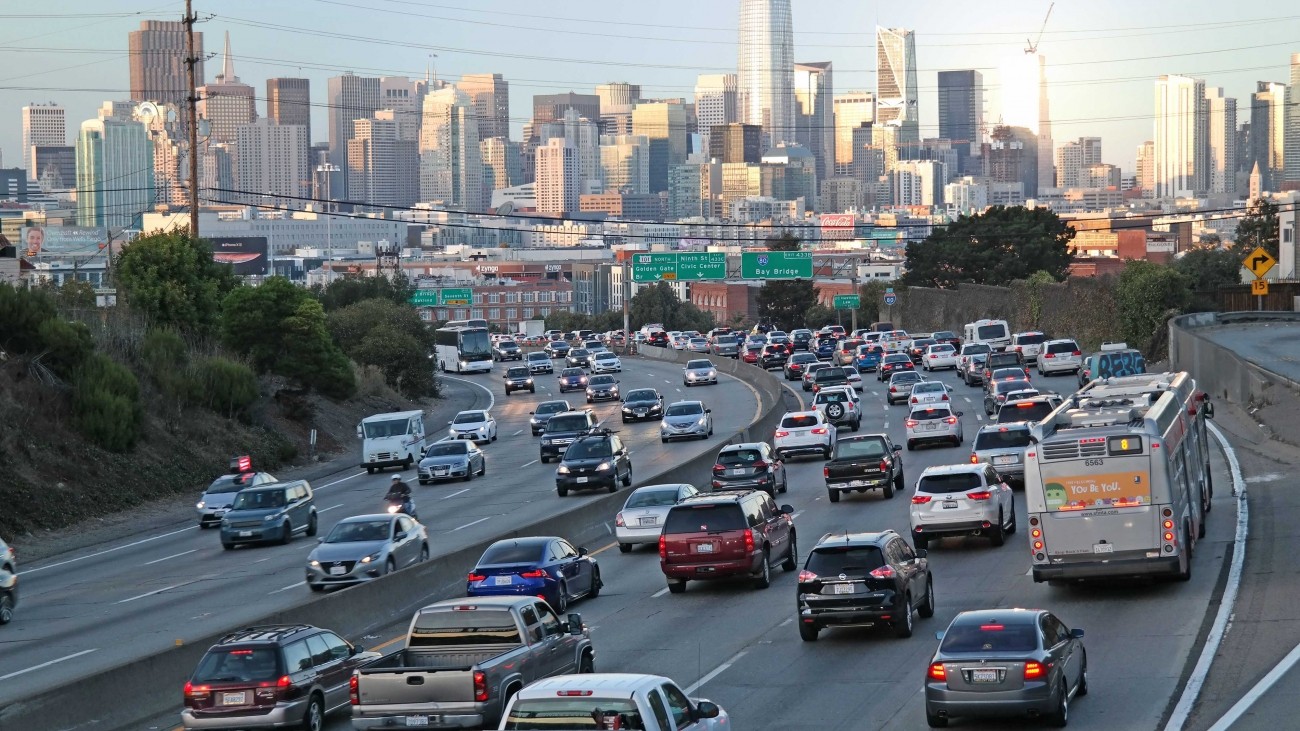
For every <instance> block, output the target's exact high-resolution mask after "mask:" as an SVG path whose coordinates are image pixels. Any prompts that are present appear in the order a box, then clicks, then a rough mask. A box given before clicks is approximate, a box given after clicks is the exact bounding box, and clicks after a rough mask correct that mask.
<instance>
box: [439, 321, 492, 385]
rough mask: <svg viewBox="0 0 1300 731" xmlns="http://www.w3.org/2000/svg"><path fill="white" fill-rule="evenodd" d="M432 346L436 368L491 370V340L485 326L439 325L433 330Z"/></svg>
mask: <svg viewBox="0 0 1300 731" xmlns="http://www.w3.org/2000/svg"><path fill="white" fill-rule="evenodd" d="M433 347H434V358H435V359H436V360H437V363H438V370H441V371H452V372H456V373H473V372H476V371H491V370H492V341H491V338H489V337H488V331H487V328H486V327H463V326H462V327H450V326H449V327H440V328H438V329H437V330H434V331H433Z"/></svg>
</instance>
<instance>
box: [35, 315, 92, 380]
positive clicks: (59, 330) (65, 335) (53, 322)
mask: <svg viewBox="0 0 1300 731" xmlns="http://www.w3.org/2000/svg"><path fill="white" fill-rule="evenodd" d="M40 334H41V340H42V341H43V343H44V345H45V350H44V353H43V355H44V362H45V364H46V365H48V366H49V367H50V370H52V371H54V372H55V373H57V374H59V375H60V376H63V377H65V378H66V377H67V376H69V375H71V374H72V372H73V371H74V370H75V369H76V368H77V367H78V366H80V365H81V364H82V363H83V362H84V361H85V360H86V358H88V357H89V356H90V354H91V353H92V352H94V350H95V341H94V340H92V339H91V337H90V328H88V327H86V324H85V323H84V322H69V321H67V320H60V319H58V318H56V317H52V318H50V319H48V320H46V321H45V322H42V323H41V326H40Z"/></svg>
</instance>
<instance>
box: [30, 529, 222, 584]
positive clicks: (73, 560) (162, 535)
mask: <svg viewBox="0 0 1300 731" xmlns="http://www.w3.org/2000/svg"><path fill="white" fill-rule="evenodd" d="M191 530H198V526H196V525H192V526H190V527H188V528H181V529H180V530H174V531H172V532H170V533H160V534H158V535H156V536H153V537H152V538H142V539H140V540H138V541H132V542H131V543H124V544H122V545H120V546H116V547H114V548H106V549H104V550H102V551H96V552H94V553H88V554H86V555H85V556H78V557H76V558H70V559H68V560H67V561H60V562H58V563H52V564H50V565H48V566H37V567H36V568H34V569H27V570H26V571H24V572H23V573H25V574H34V573H36V572H37V571H44V570H45V569H52V568H55V567H57V566H67V565H68V564H70V563H76V562H78V561H85V560H86V559H88V558H94V557H95V556H103V555H104V554H106V553H113V552H114V551H120V550H122V549H123V548H130V547H132V546H138V545H140V544H142V543H148V542H150V541H156V540H158V539H159V538H166V537H167V536H174V535H176V534H178V533H184V532H185V531H191Z"/></svg>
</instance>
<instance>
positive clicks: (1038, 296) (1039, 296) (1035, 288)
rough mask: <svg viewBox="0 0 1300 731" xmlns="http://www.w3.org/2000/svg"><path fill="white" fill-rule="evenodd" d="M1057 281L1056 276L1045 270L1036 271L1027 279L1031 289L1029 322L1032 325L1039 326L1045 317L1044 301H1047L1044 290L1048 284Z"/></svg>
mask: <svg viewBox="0 0 1300 731" xmlns="http://www.w3.org/2000/svg"><path fill="white" fill-rule="evenodd" d="M1055 283H1056V277H1053V276H1052V275H1051V273H1049V272H1044V271H1037V272H1034V273H1033V274H1030V275H1029V277H1028V278H1027V279H1026V280H1025V286H1026V287H1027V288H1028V290H1029V324H1030V325H1031V326H1033V327H1039V323H1040V321H1041V320H1042V317H1043V303H1044V302H1045V301H1046V295H1045V292H1044V290H1046V289H1047V285H1049V284H1055Z"/></svg>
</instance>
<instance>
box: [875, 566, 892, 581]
mask: <svg viewBox="0 0 1300 731" xmlns="http://www.w3.org/2000/svg"><path fill="white" fill-rule="evenodd" d="M870 575H871V576H873V577H875V578H877V579H892V578H894V576H895V574H894V567H893V566H881V567H880V568H878V569H873V570H872V571H871V574H870Z"/></svg>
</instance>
